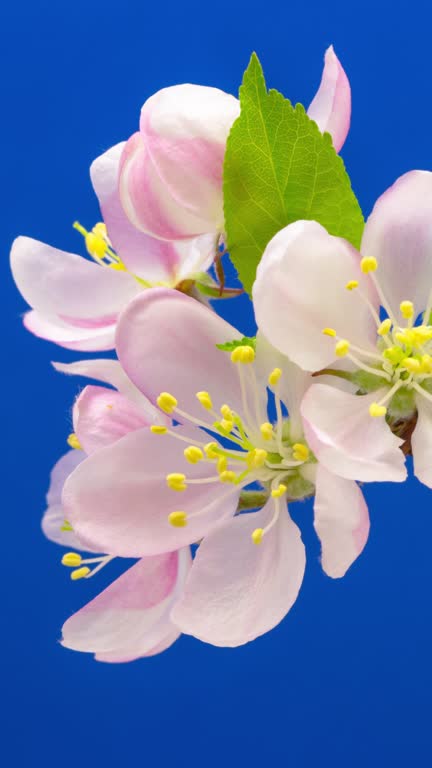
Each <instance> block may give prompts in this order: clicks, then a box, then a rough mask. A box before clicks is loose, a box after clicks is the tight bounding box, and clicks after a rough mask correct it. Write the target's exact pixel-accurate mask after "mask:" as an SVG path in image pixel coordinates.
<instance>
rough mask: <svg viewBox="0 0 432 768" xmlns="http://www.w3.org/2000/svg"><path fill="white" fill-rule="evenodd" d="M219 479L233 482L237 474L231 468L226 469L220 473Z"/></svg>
mask: <svg viewBox="0 0 432 768" xmlns="http://www.w3.org/2000/svg"><path fill="white" fill-rule="evenodd" d="M219 479H220V481H221V482H222V483H235V481H236V480H237V475H236V473H235V472H233V471H232V470H230V469H226V470H225V471H224V472H221V473H220V475H219Z"/></svg>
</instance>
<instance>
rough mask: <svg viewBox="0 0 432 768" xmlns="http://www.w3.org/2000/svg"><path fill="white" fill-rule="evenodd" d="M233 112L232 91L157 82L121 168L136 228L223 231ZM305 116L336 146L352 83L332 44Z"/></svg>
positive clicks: (163, 232)
mask: <svg viewBox="0 0 432 768" xmlns="http://www.w3.org/2000/svg"><path fill="white" fill-rule="evenodd" d="M239 114H240V105H239V102H238V100H237V99H235V98H234V97H233V96H231V95H229V94H227V93H225V92H223V91H221V90H219V89H217V88H208V87H206V86H200V85H190V84H183V85H175V86H171V87H169V88H163V89H162V90H161V91H158V92H157V93H155V94H154V95H153V96H151V97H150V98H149V99H147V101H146V102H145V104H144V106H143V108H142V110H141V119H140V130H139V132H138V133H135V134H134V135H133V136H132V137H131V138H130V139H129V141H128V142H127V145H126V149H125V152H124V155H123V160H122V169H121V173H120V197H121V201H122V204H123V207H124V210H125V212H126V214H127V216H128V218H129V220H130V221H131V222H132V224H133V225H134V226H135V227H136V228H137V229H141V230H142V231H143V232H148V233H150V234H152V235H154V236H155V237H160V238H163V239H167V240H176V239H180V238H190V237H195V236H197V235H199V234H202V233H206V232H215V233H221V232H223V231H224V215H223V199H222V168H223V159H224V154H225V145H226V141H227V138H228V134H229V131H230V129H231V126H232V124H233V122H234V121H235V119H236V118H237V117H238V115H239ZM309 115H310V117H311V118H312V119H313V120H315V121H316V123H317V124H318V126H319V128H320V130H321V131H322V132H324V131H328V132H329V133H330V134H331V135H332V138H333V142H334V146H335V149H336V150H337V151H338V152H339V150H340V149H341V147H342V146H343V144H344V141H345V139H346V136H347V133H348V130H349V124H350V117H351V90H350V85H349V82H348V78H347V76H346V74H345V72H344V70H343V68H342V66H341V64H340V62H339V60H338V58H337V56H336V54H335V52H334V50H333V46H331V47H330V48H328V50H327V51H326V55H325V65H324V70H323V75H322V80H321V84H320V87H319V89H318V91H317V93H316V95H315V97H314V99H313V101H312V103H311V105H310V107H309Z"/></svg>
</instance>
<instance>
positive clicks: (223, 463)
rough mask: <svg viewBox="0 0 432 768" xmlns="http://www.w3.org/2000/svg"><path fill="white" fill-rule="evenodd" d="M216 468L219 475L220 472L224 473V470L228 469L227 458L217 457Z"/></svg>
mask: <svg viewBox="0 0 432 768" xmlns="http://www.w3.org/2000/svg"><path fill="white" fill-rule="evenodd" d="M216 467H217V471H218V472H219V474H220V475H221V474H222V472H225V470H226V469H227V468H228V459H227V457H226V456H219V458H218V460H217V464H216Z"/></svg>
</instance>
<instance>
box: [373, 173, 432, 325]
mask: <svg viewBox="0 0 432 768" xmlns="http://www.w3.org/2000/svg"><path fill="white" fill-rule="evenodd" d="M361 252H362V254H363V255H365V256H375V258H376V259H377V260H378V270H377V272H376V273H375V274H376V276H377V279H378V280H379V281H380V284H381V286H382V289H383V291H384V294H385V296H386V298H387V301H388V303H389V305H390V308H391V310H392V311H393V314H394V315H395V316H396V317H397V318H400V317H401V315H400V313H399V304H400V303H401V301H405V300H409V301H412V302H413V303H414V306H415V308H416V311H417V313H420V312H423V311H424V310H425V309H426V306H427V303H428V298H429V294H430V293H431V290H432V257H431V254H432V173H431V172H430V171H411V172H410V173H406V174H405V175H404V176H401V177H400V178H399V179H397V181H396V182H395V183H394V184H393V186H391V187H390V188H389V189H388V190H387V191H386V192H384V194H383V195H381V197H380V198H379V199H378V200H377V202H376V203H375V207H374V209H373V211H372V213H371V215H370V216H369V219H368V220H367V223H366V226H365V229H364V232H363V239H362V244H361ZM404 324H405V321H404Z"/></svg>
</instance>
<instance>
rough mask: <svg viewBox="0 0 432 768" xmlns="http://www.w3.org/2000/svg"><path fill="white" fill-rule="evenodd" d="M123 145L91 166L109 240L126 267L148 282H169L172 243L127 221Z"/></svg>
mask: <svg viewBox="0 0 432 768" xmlns="http://www.w3.org/2000/svg"><path fill="white" fill-rule="evenodd" d="M125 145H126V142H125V141H123V142H121V143H120V144H116V145H115V146H114V147H111V149H109V150H108V151H107V152H105V153H104V154H103V155H100V156H99V157H97V158H96V160H94V161H93V163H92V164H91V166H90V176H91V180H92V184H93V188H94V191H95V192H96V194H97V196H98V199H99V204H100V207H101V211H102V216H103V219H104V222H105V224H106V226H107V230H108V235H109V238H110V240H111V242H112V244H113V246H114V248H115V250H116V251H117V253H118V254H119V256H120V257H121V259H122V261H123V262H124V264H125V265H126V266H127V268H128V269H129V270H130V271H131V272H133V273H134V274H136V275H138V276H139V277H142V278H143V279H144V280H147V281H148V282H158V281H171V280H173V279H174V276H175V274H176V270H177V265H178V259H179V254H178V252H177V250H176V248H175V244H174V243H169V242H163V241H162V240H156V239H155V238H153V237H150V236H149V235H146V234H144V233H143V232H140V231H139V230H138V229H137V228H136V227H134V226H133V225H132V224H131V223H130V221H129V219H128V218H127V216H126V214H125V212H124V210H123V207H122V205H121V202H120V196H119V190H118V184H119V170H120V158H121V155H122V152H123V150H124V147H125Z"/></svg>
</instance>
